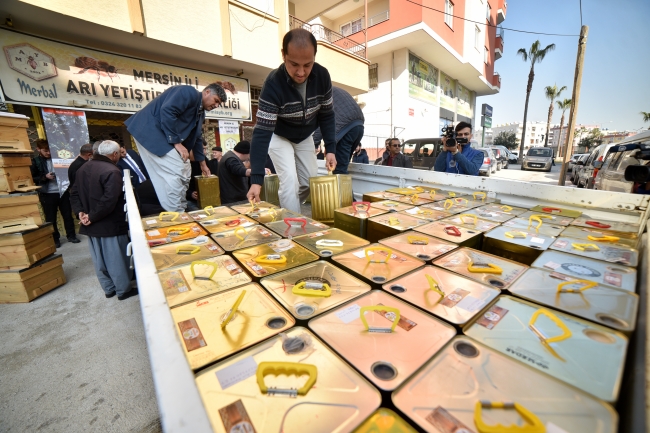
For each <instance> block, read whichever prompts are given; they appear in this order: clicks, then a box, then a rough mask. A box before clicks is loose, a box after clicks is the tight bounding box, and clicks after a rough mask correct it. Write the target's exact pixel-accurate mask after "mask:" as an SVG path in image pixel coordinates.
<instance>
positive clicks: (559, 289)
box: [557, 280, 598, 293]
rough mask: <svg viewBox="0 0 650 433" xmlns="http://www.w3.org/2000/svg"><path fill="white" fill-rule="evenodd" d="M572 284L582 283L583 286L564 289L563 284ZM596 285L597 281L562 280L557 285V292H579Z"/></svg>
mask: <svg viewBox="0 0 650 433" xmlns="http://www.w3.org/2000/svg"><path fill="white" fill-rule="evenodd" d="M574 284H584V286H582V287H580V288H579V289H565V288H564V287H565V286H572V285H574ZM596 286H598V283H596V282H594V281H589V280H570V281H564V282H562V283H560V284H558V285H557V292H558V293H581V292H584V291H585V290H589V289H593V288H594V287H596Z"/></svg>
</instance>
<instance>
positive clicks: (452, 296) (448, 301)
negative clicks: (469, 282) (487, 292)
mask: <svg viewBox="0 0 650 433" xmlns="http://www.w3.org/2000/svg"><path fill="white" fill-rule="evenodd" d="M469 293H470V292H469V290H463V289H456V290H454V291H453V292H451V293H449V294H448V295H447V296H445V297H444V298H443V299H442V300H441V301H440V305H444V306H445V307H448V308H453V307H455V306H456V304H458V303H459V302H460V301H462V300H463V298H464V297H465V296H467V295H469Z"/></svg>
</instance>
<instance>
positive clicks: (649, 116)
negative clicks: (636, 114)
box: [641, 111, 650, 123]
mask: <svg viewBox="0 0 650 433" xmlns="http://www.w3.org/2000/svg"><path fill="white" fill-rule="evenodd" d="M641 115H642V116H643V122H644V123H645V122H650V112H648V111H642V112H641Z"/></svg>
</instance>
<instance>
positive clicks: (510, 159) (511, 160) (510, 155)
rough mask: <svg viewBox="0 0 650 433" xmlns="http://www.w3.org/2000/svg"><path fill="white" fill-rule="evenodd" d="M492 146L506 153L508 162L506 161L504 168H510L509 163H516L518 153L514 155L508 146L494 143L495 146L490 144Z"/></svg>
mask: <svg viewBox="0 0 650 433" xmlns="http://www.w3.org/2000/svg"><path fill="white" fill-rule="evenodd" d="M490 147H491V148H492V149H499V150H500V151H501V152H502V153H504V154H505V157H506V163H505V165H503V167H502V168H508V165H510V164H516V163H517V156H516V155H513V153H512V152H510V150H508V148H507V147H505V146H498V145H494V146H490Z"/></svg>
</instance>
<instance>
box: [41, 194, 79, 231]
mask: <svg viewBox="0 0 650 433" xmlns="http://www.w3.org/2000/svg"><path fill="white" fill-rule="evenodd" d="M39 198H40V199H41V206H43V213H44V214H45V221H47V222H48V223H52V224H53V225H54V241H55V242H56V241H58V240H59V238H60V237H61V235H60V234H59V229H58V227H57V226H56V213H57V211H58V210H60V211H61V215H62V216H63V226H64V227H65V234H66V236H67V237H69V238H72V237H75V233H74V219H73V218H72V206H70V193H69V192H68V191H66V192H64V193H63V195H62V196H59V193H58V192H54V193H40V194H39Z"/></svg>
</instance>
